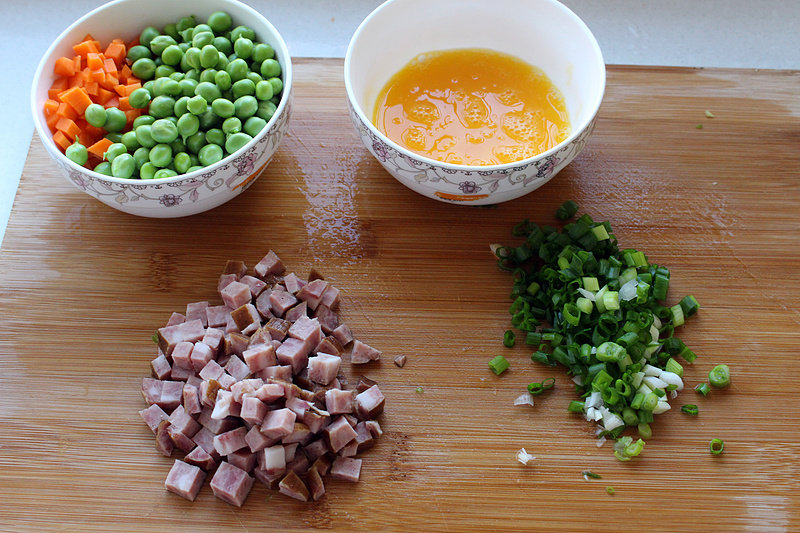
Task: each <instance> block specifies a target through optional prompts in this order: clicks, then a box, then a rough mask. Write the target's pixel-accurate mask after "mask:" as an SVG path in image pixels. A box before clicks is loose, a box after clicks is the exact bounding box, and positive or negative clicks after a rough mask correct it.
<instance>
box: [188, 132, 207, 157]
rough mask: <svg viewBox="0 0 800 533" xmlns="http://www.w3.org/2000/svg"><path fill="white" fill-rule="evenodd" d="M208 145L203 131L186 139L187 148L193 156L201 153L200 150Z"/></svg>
mask: <svg viewBox="0 0 800 533" xmlns="http://www.w3.org/2000/svg"><path fill="white" fill-rule="evenodd" d="M206 144H208V143H207V142H206V134H205V133H204V132H202V131H200V132H197V133H195V134H194V135H192V136H190V137H187V138H186V148H187V149H188V150H189V151H190V152H191V153H193V154H196V153H197V152H199V151H200V148H202V147H203V146H205V145H206Z"/></svg>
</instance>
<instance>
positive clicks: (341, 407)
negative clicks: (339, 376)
mask: <svg viewBox="0 0 800 533" xmlns="http://www.w3.org/2000/svg"><path fill="white" fill-rule="evenodd" d="M355 403H356V400H355V394H354V393H353V391H346V390H340V389H328V390H327V391H325V410H326V411H328V412H329V413H330V414H332V415H341V414H345V413H352V412H353V409H354V408H355Z"/></svg>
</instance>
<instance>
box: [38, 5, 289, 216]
mask: <svg viewBox="0 0 800 533" xmlns="http://www.w3.org/2000/svg"><path fill="white" fill-rule="evenodd" d="M220 10H222V11H226V12H228V13H229V14H230V15H231V17H232V18H233V23H234V25H239V24H243V25H246V26H249V27H251V28H253V30H255V32H256V38H257V39H258V40H259V41H261V42H266V43H269V44H270V45H272V47H273V48H274V49H275V55H276V59H277V60H278V62H279V63H280V64H281V70H282V74H281V77H282V81H283V97H282V98H281V101H280V104H279V105H278V108H277V110H276V111H275V114H274V115H273V116H272V118H271V119H270V120H269V122H268V123H267V125H266V126H265V127H264V128H263V129H262V130H261V131H260V132H259V133H258V135H256V136H255V137H254V138H253V139H252V140H251V141H250V142H249V143H248V144H246V145H245V146H244V147H242V148H241V149H240V150H238V151H236V152H235V153H233V154H230V155H229V156H227V157H225V158H224V159H222V160H221V161H219V162H217V163H215V164H213V165H210V166H207V167H205V168H203V169H201V170H197V171H195V172H191V173H188V174H182V175H180V176H174V177H171V178H159V179H151V180H140V179H121V178H114V177H111V176H106V175H103V174H100V173H98V172H94V171H92V170H89V169H87V168H85V167H82V166H80V165H77V164H76V163H74V162H73V161H71V160H70V159H68V158H67V157H66V156H65V155H64V154H63V153H62V152H61V150H59V148H58V147H57V146H56V144H55V142H54V141H53V137H52V134H51V132H50V130H49V128H48V127H47V123H46V121H45V116H44V112H43V107H44V102H45V100H46V99H47V91H48V89H49V88H50V86H51V85H52V83H53V81H54V79H55V77H54V74H53V65H54V64H55V60H56V59H57V58H58V57H60V56H63V55H72V46H73V45H74V44H76V43H78V42H79V41H80V40H81V39H82V38H83V36H84V35H86V34H87V33H91V34H92V36H94V38H95V39H97V40H99V41H100V42H101V43H108V42H109V41H110V40H111V39H112V38H116V37H119V38H122V39H124V40H125V41H126V42H129V41H131V40H133V39H134V38H135V37H136V36H137V35H139V33H140V32H141V31H142V30H143V29H144V28H145V27H147V26H151V25H152V26H156V27H159V28H160V27H162V26H164V25H165V24H168V23H174V22H176V21H178V20H179V19H181V18H182V17H185V16H188V15H195V16H196V17H197V20H198V21H201V20H203V21H204V20H205V19H206V18H207V17H208V15H210V14H211V13H213V12H215V11H220ZM119 21H125V22H124V27H122V26H121V25H120V22H119ZM31 109H32V112H33V120H34V124H35V126H36V131H37V133H38V135H39V138H40V139H41V140H42V143H43V144H44V147H45V149H46V150H47V153H48V154H49V155H50V157H52V158H53V160H54V161H55V162H56V165H57V167H58V168H59V169H60V170H61V172H62V174H63V175H64V177H65V178H66V179H67V181H69V182H70V183H72V184H73V185H74V186H75V187H77V188H78V189H80V190H82V191H83V192H85V193H86V194H89V195H90V196H93V197H94V198H97V199H98V200H100V201H101V202H103V203H104V204H107V205H109V206H111V207H113V208H115V209H118V210H120V211H124V212H126V213H131V214H134V215H140V216H145V217H154V218H174V217H182V216H188V215H193V214H196V213H201V212H203V211H207V210H209V209H212V208H214V207H217V206H219V205H221V204H223V203H225V202H227V201H228V200H231V199H232V198H235V197H236V196H238V195H239V194H241V193H242V192H244V191H245V190H246V189H247V188H248V187H250V185H252V184H253V182H254V181H255V180H256V179H257V178H258V177H259V175H260V174H261V173H262V171H263V170H264V169H265V168H266V166H267V165H268V164H269V162H270V160H271V159H272V156H273V155H274V154H275V151H276V150H277V148H278V145H279V144H280V142H281V139H282V138H283V136H284V134H285V133H286V130H287V129H288V126H289V118H290V116H291V110H292V62H291V57H290V55H289V50H288V49H287V47H286V43H285V42H284V40H283V38H282V37H281V35H280V34H279V33H278V30H276V29H275V27H274V26H273V25H272V24H271V23H270V22H269V21H268V20H267V19H266V18H264V16H262V15H261V14H260V13H258V12H257V11H255V10H254V9H252V8H250V7H249V6H247V5H245V4H243V3H241V2H238V1H236V0H195V1H193V2H164V1H163V0H115V1H113V2H110V3H108V4H105V5H103V6H101V7H99V8H97V9H95V10H93V11H91V12H89V13H88V14H86V15H84V16H83V17H81V18H80V19H78V20H77V21H76V22H75V23H73V24H72V25H71V26H70V27H68V28H67V29H66V30H64V32H63V33H62V34H61V35H60V36H59V37H58V38H57V39H56V40H55V41H54V42H53V44H52V45H51V46H50V48H49V49H48V50H47V52H45V54H44V57H42V60H41V62H40V63H39V67H38V69H37V70H36V74H35V76H34V82H33V87H32V90H31Z"/></svg>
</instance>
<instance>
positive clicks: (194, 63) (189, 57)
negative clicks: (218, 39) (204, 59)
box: [183, 46, 200, 69]
mask: <svg viewBox="0 0 800 533" xmlns="http://www.w3.org/2000/svg"><path fill="white" fill-rule="evenodd" d="M183 57H184V59H186V63H188V64H189V66H190V67H192V68H196V69H199V68H200V49H199V48H196V47H194V46H192V47H191V48H189V49H188V50H186V52H184V53H183Z"/></svg>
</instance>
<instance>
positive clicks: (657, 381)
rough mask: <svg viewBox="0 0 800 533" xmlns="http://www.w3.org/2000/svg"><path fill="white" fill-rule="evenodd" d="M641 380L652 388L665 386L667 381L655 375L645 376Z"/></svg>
mask: <svg viewBox="0 0 800 533" xmlns="http://www.w3.org/2000/svg"><path fill="white" fill-rule="evenodd" d="M642 382H643V383H644V384H645V385H647V386H648V387H650V388H651V389H653V390H655V389H666V388H667V382H666V381H664V380H662V379H661V378H657V377H655V376H645V378H644V379H643V380H642Z"/></svg>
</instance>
